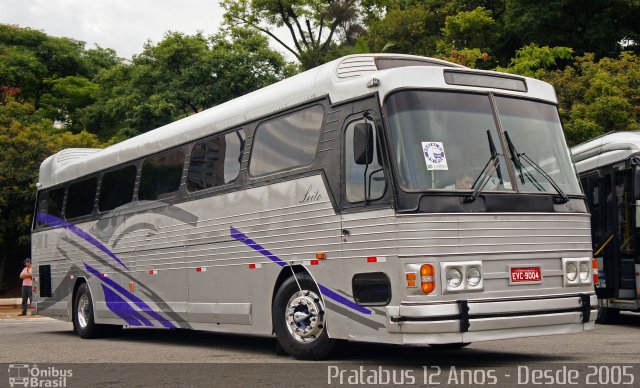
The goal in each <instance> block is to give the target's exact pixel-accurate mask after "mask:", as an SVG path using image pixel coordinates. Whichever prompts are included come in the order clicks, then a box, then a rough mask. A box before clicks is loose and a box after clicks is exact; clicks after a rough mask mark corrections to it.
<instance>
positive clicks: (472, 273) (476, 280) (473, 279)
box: [467, 267, 482, 287]
mask: <svg viewBox="0 0 640 388" xmlns="http://www.w3.org/2000/svg"><path fill="white" fill-rule="evenodd" d="M481 280H482V275H481V274H480V271H478V268H476V267H470V268H468V269H467V283H468V284H469V285H470V286H471V287H476V286H477V285H478V284H480V281H481Z"/></svg>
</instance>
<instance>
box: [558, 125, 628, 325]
mask: <svg viewBox="0 0 640 388" xmlns="http://www.w3.org/2000/svg"><path fill="white" fill-rule="evenodd" d="M571 151H572V153H573V159H574V161H575V163H576V168H577V169H578V173H579V176H580V180H581V181H582V188H583V189H584V192H585V194H586V197H587V202H588V204H589V208H590V211H591V233H592V238H593V251H594V252H595V254H594V256H595V260H596V265H597V271H598V282H597V283H596V294H597V296H598V303H599V308H598V319H597V322H598V323H605V324H609V323H615V322H616V321H617V320H618V317H619V315H620V311H625V310H626V311H640V257H639V256H638V246H639V244H640V233H639V229H638V228H640V133H639V132H614V133H610V134H606V135H604V136H600V137H598V138H595V139H592V140H590V141H587V142H585V143H583V144H579V145H577V146H575V147H573V148H572V150H571Z"/></svg>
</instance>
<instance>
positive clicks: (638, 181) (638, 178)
mask: <svg viewBox="0 0 640 388" xmlns="http://www.w3.org/2000/svg"><path fill="white" fill-rule="evenodd" d="M633 199H635V200H639V199H640V167H637V166H636V167H634V168H633Z"/></svg>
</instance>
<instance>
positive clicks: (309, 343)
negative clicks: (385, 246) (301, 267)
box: [272, 275, 335, 360]
mask: <svg viewBox="0 0 640 388" xmlns="http://www.w3.org/2000/svg"><path fill="white" fill-rule="evenodd" d="M297 276H298V278H297V279H298V281H297V282H296V279H295V278H293V277H290V278H289V279H287V280H286V281H285V282H284V283H283V284H282V285H281V286H280V288H279V289H278V292H277V293H276V296H275V299H274V302H273V306H272V317H273V329H274V331H275V333H276V338H277V340H278V343H279V344H280V346H281V347H282V349H283V350H284V351H285V352H286V353H287V354H289V355H291V356H293V357H295V358H298V359H301V360H319V359H322V358H325V357H326V356H327V355H329V353H330V352H331V350H332V349H333V347H334V346H335V340H333V339H331V338H329V335H328V334H327V330H326V318H325V309H324V304H323V303H322V298H321V297H320V292H319V291H318V290H317V287H316V285H315V283H314V282H313V281H312V280H311V279H310V278H309V277H307V276H303V275H297ZM298 283H299V284H300V286H299V287H298Z"/></svg>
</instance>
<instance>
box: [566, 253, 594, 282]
mask: <svg viewBox="0 0 640 388" xmlns="http://www.w3.org/2000/svg"><path fill="white" fill-rule="evenodd" d="M562 269H563V270H564V285H565V286H584V285H587V284H589V285H590V284H591V283H592V281H593V280H592V274H593V272H592V269H591V259H590V258H586V257H585V258H582V257H581V258H575V259H574V258H563V259H562Z"/></svg>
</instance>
